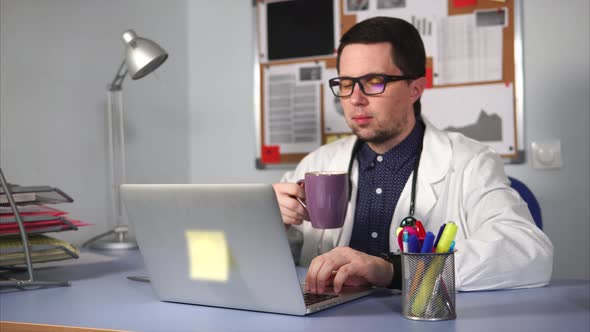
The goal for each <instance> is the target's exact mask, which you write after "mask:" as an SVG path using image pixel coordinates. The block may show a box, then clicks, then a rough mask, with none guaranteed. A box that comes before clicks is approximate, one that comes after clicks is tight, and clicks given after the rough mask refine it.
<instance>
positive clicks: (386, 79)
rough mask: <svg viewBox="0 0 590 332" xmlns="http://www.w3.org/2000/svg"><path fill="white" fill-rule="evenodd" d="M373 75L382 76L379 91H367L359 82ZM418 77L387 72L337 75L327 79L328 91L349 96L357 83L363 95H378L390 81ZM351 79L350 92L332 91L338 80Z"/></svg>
mask: <svg viewBox="0 0 590 332" xmlns="http://www.w3.org/2000/svg"><path fill="white" fill-rule="evenodd" d="M375 76H381V77H382V78H383V90H381V92H376V93H367V92H365V87H364V86H363V84H361V80H363V79H366V78H369V77H375ZM417 78H419V77H416V76H407V75H387V74H367V75H363V76H359V77H350V76H339V77H334V78H331V79H329V80H328V85H329V86H330V91H332V94H333V95H334V96H336V97H350V96H352V93H353V92H354V87H355V86H356V85H358V86H359V87H360V89H361V92H362V93H363V94H364V95H365V96H375V95H380V94H382V93H383V92H384V91H385V88H386V87H387V83H390V82H397V81H409V80H415V79H417ZM344 79H346V80H351V81H352V89H350V94H347V95H342V94H340V95H338V94H336V92H334V89H333V87H334V86H336V85H340V84H339V83H337V82H338V80H344Z"/></svg>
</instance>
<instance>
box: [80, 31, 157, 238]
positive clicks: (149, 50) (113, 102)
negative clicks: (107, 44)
mask: <svg viewBox="0 0 590 332" xmlns="http://www.w3.org/2000/svg"><path fill="white" fill-rule="evenodd" d="M122 37H123V42H124V43H125V48H126V52H125V58H124V59H123V62H122V63H121V65H120V66H119V70H118V71H117V73H116V75H115V78H114V79H113V81H112V82H111V83H110V84H109V85H108V86H107V99H108V103H107V116H108V124H107V126H108V139H109V142H108V154H109V156H108V158H109V180H110V181H109V186H110V200H111V202H110V205H111V215H112V216H113V217H114V218H115V219H116V225H117V226H115V228H113V229H111V230H109V231H107V232H105V233H102V234H99V235H97V236H95V237H93V238H91V239H90V240H88V241H86V242H85V243H84V244H83V245H82V246H83V247H84V246H88V245H89V246H90V247H91V248H95V249H105V250H121V249H123V250H124V249H135V248H137V243H135V241H131V240H129V239H128V238H127V235H128V233H129V226H128V223H127V222H126V217H125V213H124V212H123V204H122V200H121V195H120V189H119V188H120V186H121V184H123V183H125V182H126V179H125V125H124V116H123V98H122V94H123V80H124V79H125V77H126V76H127V74H129V76H131V79H133V80H137V79H140V78H142V77H144V76H146V75H147V74H149V73H151V72H152V71H154V70H156V68H158V67H159V66H160V65H161V64H162V63H163V62H164V61H166V59H167V58H168V53H166V51H165V50H164V49H163V48H162V47H160V46H159V45H158V44H156V43H155V42H153V41H152V40H149V39H147V38H142V37H139V36H138V35H137V34H136V33H135V31H133V30H127V31H125V32H124V33H123V36H122ZM109 235H114V237H115V239H114V240H111V241H97V240H99V239H102V238H104V237H106V236H109Z"/></svg>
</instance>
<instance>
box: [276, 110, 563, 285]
mask: <svg viewBox="0 0 590 332" xmlns="http://www.w3.org/2000/svg"><path fill="white" fill-rule="evenodd" d="M424 122H425V123H426V131H425V134H424V148H423V152H422V156H421V159H420V166H419V169H418V182H417V186H416V207H415V209H416V211H415V217H416V218H417V219H419V220H421V221H422V222H423V224H424V226H425V228H426V230H427V231H431V232H433V233H434V234H435V235H436V234H437V233H438V229H439V228H440V226H441V225H442V224H443V223H446V222H448V221H454V222H455V223H456V224H457V225H458V231H457V236H456V245H455V248H456V249H457V252H456V253H455V269H456V278H455V279H456V288H457V290H461V291H470V290H483V289H503V288H518V287H537V286H543V285H546V284H547V283H548V282H549V279H550V278H551V273H552V267H553V245H552V243H551V241H550V240H549V238H547V236H546V235H545V234H544V233H543V232H542V231H541V230H540V229H539V228H537V226H536V225H535V224H534V222H533V219H532V217H531V214H530V212H529V210H528V208H527V205H526V203H525V202H524V201H523V200H522V198H521V197H520V195H519V194H518V193H517V192H516V191H515V190H513V189H512V188H511V187H510V182H509V180H508V178H507V177H506V174H505V172H504V166H503V162H502V160H501V159H500V158H499V157H498V155H497V154H496V153H495V152H494V151H493V150H491V149H490V148H489V147H487V146H485V145H483V144H481V143H479V142H477V141H474V140H472V139H469V138H467V137H465V136H463V135H461V134H458V133H449V132H444V131H441V130H438V129H436V128H435V127H433V126H432V125H431V124H429V123H428V122H427V121H424ZM355 141H356V137H355V136H351V137H348V138H344V139H341V140H338V141H336V142H334V143H331V144H327V145H324V146H322V147H320V148H318V149H317V150H316V151H314V152H312V153H310V154H309V155H307V156H306V157H305V158H304V159H303V160H302V161H301V163H299V165H298V166H297V168H296V169H295V170H294V171H292V172H287V173H286V174H285V175H284V176H283V179H282V181H283V182H295V181H297V180H299V179H302V178H303V177H304V174H305V172H309V171H346V170H347V169H348V164H349V161H350V158H351V152H352V148H353V145H354V142H355ZM411 179H412V177H411V176H410V177H409V179H408V182H407V183H406V185H405V187H404V189H403V191H402V193H401V196H400V198H399V201H398V203H397V207H396V209H395V211H394V213H393V219H392V222H391V228H390V234H395V230H396V229H397V227H398V226H399V223H400V221H401V220H402V219H403V218H404V217H406V216H407V215H408V212H409V204H410V192H411ZM351 182H352V193H351V194H352V195H351V199H350V202H349V204H348V211H347V215H346V221H345V224H344V226H343V227H342V229H331V230H326V231H325V234H324V240H323V241H322V248H323V250H324V251H328V250H330V249H331V248H333V247H335V246H347V245H348V244H349V241H350V237H351V233H352V227H353V224H354V216H355V205H356V195H357V188H358V187H357V184H358V163H357V162H356V161H355V162H354V164H353V168H352V175H351ZM297 228H298V229H299V230H300V231H301V232H302V233H303V236H304V243H303V247H302V250H301V256H300V257H301V258H300V264H301V265H308V264H309V263H310V262H311V260H312V259H313V258H314V257H315V256H316V255H317V248H318V241H319V238H320V232H321V231H320V230H316V229H313V228H312V227H311V223H309V222H304V223H303V224H302V225H299V226H297ZM389 247H390V248H389V249H390V251H391V252H397V250H398V244H397V238H396V237H395V236H390V241H389Z"/></svg>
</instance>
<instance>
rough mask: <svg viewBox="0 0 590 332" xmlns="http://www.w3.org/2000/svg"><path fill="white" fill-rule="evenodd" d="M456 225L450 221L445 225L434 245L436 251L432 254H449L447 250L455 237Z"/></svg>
mask: <svg viewBox="0 0 590 332" xmlns="http://www.w3.org/2000/svg"><path fill="white" fill-rule="evenodd" d="M457 228H458V227H457V224H455V223H454V222H452V221H449V222H448V223H446V225H445V229H444V230H443V232H442V235H441V236H440V240H439V241H438V244H437V245H436V249H435V250H434V252H436V253H445V252H449V248H450V247H451V242H453V240H454V239H455V235H456V234H457Z"/></svg>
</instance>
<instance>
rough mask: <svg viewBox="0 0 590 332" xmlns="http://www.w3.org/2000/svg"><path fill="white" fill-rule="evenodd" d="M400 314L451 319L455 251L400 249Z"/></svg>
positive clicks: (429, 318) (452, 312) (433, 318)
mask: <svg viewBox="0 0 590 332" xmlns="http://www.w3.org/2000/svg"><path fill="white" fill-rule="evenodd" d="M402 272H403V276H402V306H403V310H402V316H404V317H405V318H408V319H414V320H430V321H436V320H447V319H455V318H456V317H457V313H456V312H455V251H453V252H450V253H440V254H436V253H428V254H421V253H405V252H402Z"/></svg>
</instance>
